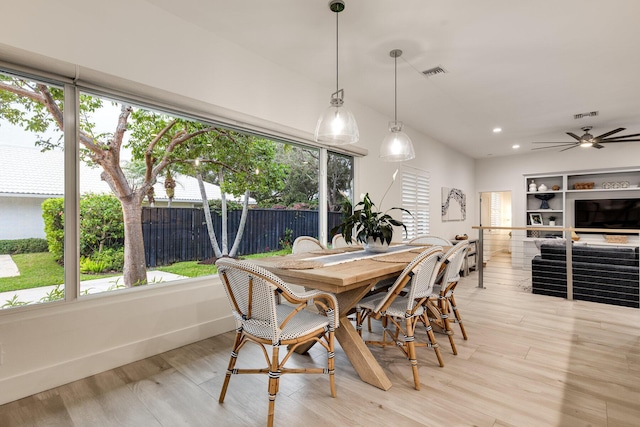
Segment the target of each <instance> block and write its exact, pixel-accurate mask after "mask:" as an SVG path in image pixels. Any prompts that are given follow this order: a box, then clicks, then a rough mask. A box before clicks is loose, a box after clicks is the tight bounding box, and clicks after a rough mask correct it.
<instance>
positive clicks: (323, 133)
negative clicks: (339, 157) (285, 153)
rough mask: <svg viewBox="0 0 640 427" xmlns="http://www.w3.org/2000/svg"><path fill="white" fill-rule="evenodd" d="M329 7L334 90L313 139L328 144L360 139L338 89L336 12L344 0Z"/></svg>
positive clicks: (354, 141) (342, 95)
mask: <svg viewBox="0 0 640 427" xmlns="http://www.w3.org/2000/svg"><path fill="white" fill-rule="evenodd" d="M329 9H330V10H331V11H332V12H335V14H336V91H335V92H334V93H333V94H332V95H331V105H330V106H329V108H327V109H326V110H325V111H324V113H323V114H322V115H321V116H320V118H319V119H318V123H317V124H316V132H315V140H316V141H317V142H323V143H325V144H328V145H345V144H353V143H356V142H358V140H359V139H360V132H359V131H358V124H357V123H356V119H355V117H354V116H353V113H352V112H351V111H349V110H348V109H347V108H346V107H345V106H344V91H343V90H342V89H338V87H339V85H338V76H339V73H338V14H339V13H340V12H342V11H343V10H344V1H342V0H332V1H330V2H329Z"/></svg>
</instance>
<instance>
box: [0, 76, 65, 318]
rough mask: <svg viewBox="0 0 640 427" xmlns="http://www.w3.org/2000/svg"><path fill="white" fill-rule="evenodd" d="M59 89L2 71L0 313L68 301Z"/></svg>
mask: <svg viewBox="0 0 640 427" xmlns="http://www.w3.org/2000/svg"><path fill="white" fill-rule="evenodd" d="M63 102H64V90H63V89H62V88H61V87H59V86H54V85H50V84H46V83H43V82H38V81H34V80H32V79H27V78H21V77H17V76H14V75H10V74H4V73H0V257H2V258H4V259H3V262H2V263H1V264H0V265H1V266H2V268H1V270H0V307H1V308H4V309H6V308H11V307H17V306H21V305H27V304H36V303H44V302H51V301H56V300H60V299H63V298H64V295H65V285H64V282H65V272H64V267H63V266H64V264H65V263H64V261H65V260H64V252H63V248H64V241H63V239H64V235H65V233H64V230H65V229H64V217H65V210H64V204H63V203H62V201H63V197H64V186H65V181H64V133H63V131H62V129H63V128H64V118H63V110H64V108H63Z"/></svg>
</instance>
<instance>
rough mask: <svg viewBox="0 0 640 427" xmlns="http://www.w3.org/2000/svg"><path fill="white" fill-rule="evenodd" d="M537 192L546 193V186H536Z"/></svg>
mask: <svg viewBox="0 0 640 427" xmlns="http://www.w3.org/2000/svg"><path fill="white" fill-rule="evenodd" d="M538 191H547V186H546V185H544V184H540V185H539V186H538Z"/></svg>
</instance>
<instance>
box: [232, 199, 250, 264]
mask: <svg viewBox="0 0 640 427" xmlns="http://www.w3.org/2000/svg"><path fill="white" fill-rule="evenodd" d="M248 210H249V190H247V191H245V192H244V202H243V203H242V216H241V217H240V224H238V231H237V232H236V240H235V241H234V242H233V247H232V248H231V252H229V256H231V257H235V256H236V252H238V247H239V246H240V241H241V240H242V234H243V232H244V225H245V224H246V223H247V211H248Z"/></svg>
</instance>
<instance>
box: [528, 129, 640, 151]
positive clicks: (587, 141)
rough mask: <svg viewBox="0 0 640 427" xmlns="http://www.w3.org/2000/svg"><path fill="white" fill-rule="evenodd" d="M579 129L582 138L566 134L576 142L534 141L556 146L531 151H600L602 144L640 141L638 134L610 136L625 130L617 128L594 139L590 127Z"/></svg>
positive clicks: (570, 133)
mask: <svg viewBox="0 0 640 427" xmlns="http://www.w3.org/2000/svg"><path fill="white" fill-rule="evenodd" d="M581 129H582V131H583V132H584V134H583V135H582V136H578V135H576V134H575V133H573V132H566V133H567V135H569V136H570V137H572V138H573V139H575V140H576V141H575V142H543V141H536V142H534V144H556V145H551V146H548V147H538V148H533V149H532V150H544V149H547V148H558V147H561V148H563V149H562V150H560V151H566V150H570V149H572V148H575V147H587V148H588V147H593V148H598V149H600V148H604V145H602V144H607V143H612V142H633V141H640V139H638V137H640V133H634V134H630V135H616V136H612V135H614V134H617V133H619V132H622V131H623V130H625V129H626V128H617V129H614V130H611V131H609V132H605V133H603V134H602V135H598V136H595V137H594V136H593V135H591V134H590V133H589V131H590V130H591V129H592V127H591V126H584V127H582V128H581Z"/></svg>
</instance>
